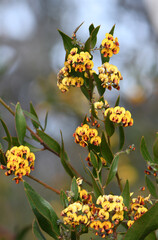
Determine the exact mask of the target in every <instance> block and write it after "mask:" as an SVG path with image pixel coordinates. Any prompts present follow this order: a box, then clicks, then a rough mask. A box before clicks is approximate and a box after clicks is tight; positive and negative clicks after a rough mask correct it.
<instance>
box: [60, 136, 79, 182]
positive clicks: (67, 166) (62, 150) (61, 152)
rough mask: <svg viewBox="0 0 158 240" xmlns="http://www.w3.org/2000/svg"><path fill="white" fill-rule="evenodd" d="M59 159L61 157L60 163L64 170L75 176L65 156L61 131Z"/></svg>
mask: <svg viewBox="0 0 158 240" xmlns="http://www.w3.org/2000/svg"><path fill="white" fill-rule="evenodd" d="M60 159H61V163H62V165H63V167H64V169H65V171H66V172H67V174H68V175H69V176H70V177H71V178H73V177H74V176H75V177H77V176H76V174H75V172H74V170H73V169H72V167H71V165H70V164H69V162H68V157H67V154H66V152H65V149H64V141H63V136H62V133H61V150H60Z"/></svg>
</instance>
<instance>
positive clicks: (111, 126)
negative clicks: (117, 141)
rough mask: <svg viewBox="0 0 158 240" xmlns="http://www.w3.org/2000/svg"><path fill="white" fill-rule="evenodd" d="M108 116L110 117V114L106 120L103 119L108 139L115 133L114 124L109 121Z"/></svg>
mask: <svg viewBox="0 0 158 240" xmlns="http://www.w3.org/2000/svg"><path fill="white" fill-rule="evenodd" d="M109 116H110V114H109V113H108V115H107V116H106V119H105V130H106V133H107V135H108V136H109V137H111V136H112V135H113V134H114V132H115V126H114V123H113V122H112V121H110V119H109Z"/></svg>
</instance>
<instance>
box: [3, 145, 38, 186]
mask: <svg viewBox="0 0 158 240" xmlns="http://www.w3.org/2000/svg"><path fill="white" fill-rule="evenodd" d="M6 158H7V166H6V167H5V166H3V165H2V166H1V168H2V169H5V168H7V169H8V171H7V172H5V175H6V176H9V175H12V174H15V177H14V178H13V180H15V181H16V183H19V181H22V177H23V176H25V175H29V174H30V171H31V170H34V161H35V155H34V154H33V153H32V152H30V149H29V148H28V147H26V146H23V145H21V146H20V147H16V146H14V147H13V148H11V149H10V150H8V151H7V152H6Z"/></svg>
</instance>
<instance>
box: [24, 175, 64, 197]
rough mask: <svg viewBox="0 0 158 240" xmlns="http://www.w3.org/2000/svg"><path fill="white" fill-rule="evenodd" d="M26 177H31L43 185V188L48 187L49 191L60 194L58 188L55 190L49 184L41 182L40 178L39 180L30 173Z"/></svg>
mask: <svg viewBox="0 0 158 240" xmlns="http://www.w3.org/2000/svg"><path fill="white" fill-rule="evenodd" d="M27 177H29V178H31V179H32V180H34V181H36V182H38V183H40V184H41V185H43V186H44V187H45V188H48V189H50V190H51V191H53V192H55V193H56V194H58V195H60V191H59V190H57V189H55V188H52V187H51V186H49V185H48V184H46V183H44V182H42V181H41V180H39V179H37V178H35V177H33V176H31V175H28V176H27Z"/></svg>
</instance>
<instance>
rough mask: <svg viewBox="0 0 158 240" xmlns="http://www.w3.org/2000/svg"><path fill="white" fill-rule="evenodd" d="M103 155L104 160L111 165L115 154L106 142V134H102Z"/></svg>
mask: <svg viewBox="0 0 158 240" xmlns="http://www.w3.org/2000/svg"><path fill="white" fill-rule="evenodd" d="M101 154H102V156H103V158H104V159H105V160H106V161H107V162H108V163H111V162H112V160H113V153H112V152H111V149H110V148H109V145H108V143H107V141H106V138H105V135H104V133H102V139H101Z"/></svg>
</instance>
